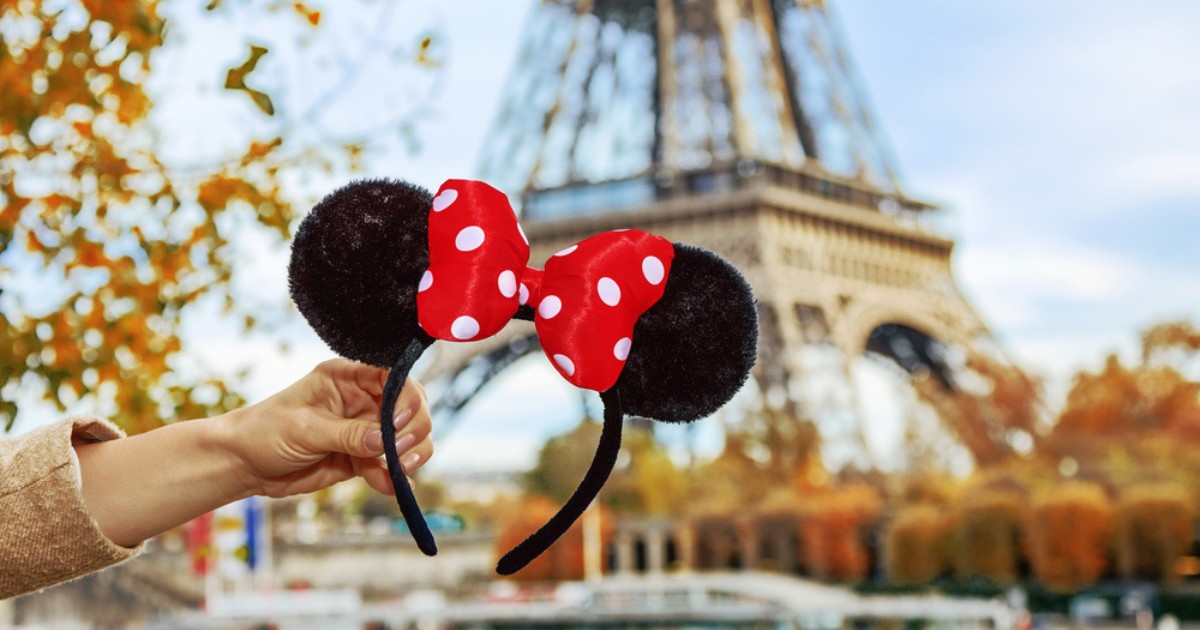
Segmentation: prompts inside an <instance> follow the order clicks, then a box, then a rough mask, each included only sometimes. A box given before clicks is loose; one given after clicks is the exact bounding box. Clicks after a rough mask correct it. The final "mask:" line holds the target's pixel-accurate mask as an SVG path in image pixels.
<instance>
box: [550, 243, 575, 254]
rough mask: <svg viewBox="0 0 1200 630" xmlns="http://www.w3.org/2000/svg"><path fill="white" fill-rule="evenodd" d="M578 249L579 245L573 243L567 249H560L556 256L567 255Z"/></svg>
mask: <svg viewBox="0 0 1200 630" xmlns="http://www.w3.org/2000/svg"><path fill="white" fill-rule="evenodd" d="M577 249H579V246H578V245H572V246H570V247H568V248H566V249H563V250H559V252H558V253H557V254H555V256H566V255H567V254H570V253H571V252H573V251H575V250H577Z"/></svg>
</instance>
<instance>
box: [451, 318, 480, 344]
mask: <svg viewBox="0 0 1200 630" xmlns="http://www.w3.org/2000/svg"><path fill="white" fill-rule="evenodd" d="M450 334H451V335H454V338H455V339H471V338H472V337H474V336H475V335H478V334H479V322H477V321H475V318H474V317H467V316H466V315H463V316H462V317H459V318H458V319H456V320H454V323H453V324H450Z"/></svg>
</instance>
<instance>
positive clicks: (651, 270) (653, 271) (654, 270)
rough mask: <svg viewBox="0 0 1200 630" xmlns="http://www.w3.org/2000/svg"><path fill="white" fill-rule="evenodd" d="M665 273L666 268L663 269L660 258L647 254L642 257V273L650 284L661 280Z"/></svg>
mask: <svg viewBox="0 0 1200 630" xmlns="http://www.w3.org/2000/svg"><path fill="white" fill-rule="evenodd" d="M665 273H666V270H665V269H663V264H662V261H661V260H659V259H657V258H655V257H654V256H647V257H645V258H644V259H642V275H643V276H646V281H647V282H649V283H650V284H658V283H659V282H662V279H663V275H664V274H665Z"/></svg>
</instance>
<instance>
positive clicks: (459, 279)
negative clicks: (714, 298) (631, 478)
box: [417, 179, 674, 391]
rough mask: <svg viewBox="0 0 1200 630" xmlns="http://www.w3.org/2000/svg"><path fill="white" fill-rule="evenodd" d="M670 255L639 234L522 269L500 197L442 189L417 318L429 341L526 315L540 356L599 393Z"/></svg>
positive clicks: (590, 242)
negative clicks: (524, 311)
mask: <svg viewBox="0 0 1200 630" xmlns="http://www.w3.org/2000/svg"><path fill="white" fill-rule="evenodd" d="M673 257H674V247H673V246H672V245H671V243H670V241H667V240H666V239H664V238H661V237H658V236H654V235H652V234H647V233H645V232H641V231H639V230H616V231H612V232H604V233H601V234H597V235H595V236H592V237H589V238H587V239H584V240H583V241H580V242H578V243H576V244H574V245H571V246H570V247H567V248H566V249H563V250H561V251H559V252H558V253H556V254H554V255H553V256H551V257H550V260H548V261H546V265H545V269H544V270H539V269H536V268H534V267H530V266H528V264H527V263H528V260H529V241H528V239H526V238H525V233H524V231H522V230H521V226H520V224H519V223H517V218H516V215H515V214H514V212H513V210H512V206H511V205H509V203H508V198H507V197H505V196H504V193H502V192H500V191H499V190H496V189H495V188H493V187H491V186H489V185H488V184H485V183H483V182H477V181H470V180H458V179H452V180H448V181H447V182H446V183H444V184H442V187H441V188H440V189H438V194H437V195H436V196H435V197H434V199H433V206H432V208H431V209H430V212H429V268H428V269H427V270H426V271H425V274H424V276H423V277H422V278H421V282H420V285H419V286H418V287H417V318H418V321H419V322H420V324H421V327H422V328H423V329H424V330H425V332H426V333H428V334H429V335H430V336H431V337H434V338H437V339H444V340H448V341H472V340H476V339H483V338H486V337H489V336H491V335H494V334H496V333H497V332H499V331H500V329H501V328H503V327H504V326H505V324H507V323H508V321H509V320H510V319H512V316H513V315H514V314H515V313H516V312H517V309H518V308H519V307H520V306H521V305H526V304H527V305H529V306H530V307H532V308H533V309H534V312H535V316H534V326H535V327H536V329H537V334H538V339H539V341H540V342H541V346H542V350H543V351H544V352H545V353H546V356H547V357H548V358H549V359H550V361H551V363H552V364H553V365H554V367H555V369H556V370H558V372H559V373H560V374H562V375H563V377H564V378H566V379H567V380H568V381H570V382H571V383H573V384H574V385H576V386H579V387H583V388H586V389H594V390H598V391H604V390H607V389H609V388H610V387H612V386H613V385H614V384H615V383H616V382H617V378H618V377H619V376H620V373H621V369H622V368H623V367H624V366H625V361H626V359H627V358H628V356H629V351H630V348H631V347H632V344H633V327H634V325H635V324H636V323H637V319H638V317H640V316H641V315H642V313H644V312H646V310H647V309H649V308H650V307H651V306H653V305H654V303H655V302H657V301H658V300H659V298H661V297H662V294H663V291H664V289H665V287H666V278H667V275H668V274H669V272H670V266H671V260H672V258H673Z"/></svg>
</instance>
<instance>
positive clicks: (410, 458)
mask: <svg viewBox="0 0 1200 630" xmlns="http://www.w3.org/2000/svg"><path fill="white" fill-rule="evenodd" d="M420 463H421V454H420V453H409V454H408V455H407V456H405V458H404V460H403V461H401V462H400V465H401V466H403V467H404V472H405V473H407V474H412V471H414V470H416V469H417V465H418V464H420Z"/></svg>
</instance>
